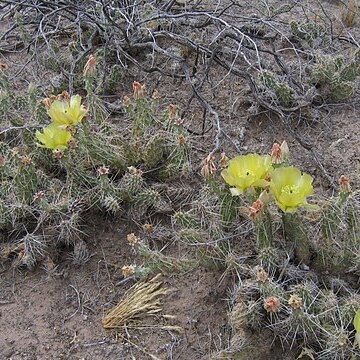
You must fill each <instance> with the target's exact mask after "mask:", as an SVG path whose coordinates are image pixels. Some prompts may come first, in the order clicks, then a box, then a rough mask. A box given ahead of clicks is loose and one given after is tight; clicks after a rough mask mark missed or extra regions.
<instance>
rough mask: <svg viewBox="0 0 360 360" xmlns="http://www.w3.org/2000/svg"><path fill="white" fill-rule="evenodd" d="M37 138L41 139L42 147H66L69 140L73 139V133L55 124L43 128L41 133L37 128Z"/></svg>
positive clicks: (56, 148) (54, 148)
mask: <svg viewBox="0 0 360 360" xmlns="http://www.w3.org/2000/svg"><path fill="white" fill-rule="evenodd" d="M35 136H36V138H37V139H38V140H39V141H40V143H41V144H39V146H40V147H43V148H46V149H52V150H58V149H66V148H67V144H68V142H69V140H70V139H71V137H72V136H71V133H70V132H69V131H67V130H65V129H63V128H61V127H59V126H57V125H55V124H50V125H49V126H47V127H45V128H43V132H42V133H41V132H40V131H39V130H36V133H35Z"/></svg>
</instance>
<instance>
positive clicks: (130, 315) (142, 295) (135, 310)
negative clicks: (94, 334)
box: [102, 274, 172, 329]
mask: <svg viewBox="0 0 360 360" xmlns="http://www.w3.org/2000/svg"><path fill="white" fill-rule="evenodd" d="M159 277H160V274H159V275H157V276H155V277H154V278H153V279H151V280H150V281H147V282H145V281H144V282H140V283H137V284H135V285H134V286H132V287H131V288H130V289H129V290H128V291H127V292H126V293H125V295H124V297H123V299H122V300H121V301H120V302H119V304H117V305H116V306H115V307H114V308H112V309H111V310H110V311H109V312H108V313H107V314H106V315H105V316H104V318H103V320H102V325H103V327H104V328H105V329H117V328H120V327H123V326H124V325H125V324H127V323H128V322H130V321H134V320H135V319H137V318H139V317H141V316H144V315H154V314H157V313H159V312H160V311H162V308H161V303H160V297H162V296H164V295H167V294H169V293H170V292H171V291H172V290H171V289H166V288H163V287H162V281H157V280H158V278H159Z"/></svg>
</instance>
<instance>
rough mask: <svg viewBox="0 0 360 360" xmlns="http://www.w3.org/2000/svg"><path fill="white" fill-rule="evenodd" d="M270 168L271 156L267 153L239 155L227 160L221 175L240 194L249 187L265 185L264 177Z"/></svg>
mask: <svg viewBox="0 0 360 360" xmlns="http://www.w3.org/2000/svg"><path fill="white" fill-rule="evenodd" d="M270 168H271V157H270V156H268V155H265V156H261V155H258V154H247V155H240V156H236V157H235V158H233V159H231V160H230V161H229V165H228V167H227V168H226V169H225V170H223V171H222V172H221V176H222V177H223V178H224V180H225V181H226V182H227V183H228V184H229V185H230V186H235V187H236V190H237V191H236V192H238V193H240V194H241V193H243V192H245V191H246V190H247V189H249V188H251V187H265V186H267V185H268V182H267V181H266V180H265V177H266V176H267V174H268V172H269V170H270ZM232 193H235V192H232Z"/></svg>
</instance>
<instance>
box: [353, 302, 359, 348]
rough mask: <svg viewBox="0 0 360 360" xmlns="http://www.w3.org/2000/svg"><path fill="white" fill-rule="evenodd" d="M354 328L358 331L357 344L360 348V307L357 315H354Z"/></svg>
mask: <svg viewBox="0 0 360 360" xmlns="http://www.w3.org/2000/svg"><path fill="white" fill-rule="evenodd" d="M354 328H355V331H356V334H355V345H357V346H358V347H359V348H360V309H359V310H358V311H357V312H356V315H355V317H354Z"/></svg>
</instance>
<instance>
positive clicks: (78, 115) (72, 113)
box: [48, 95, 86, 126]
mask: <svg viewBox="0 0 360 360" xmlns="http://www.w3.org/2000/svg"><path fill="white" fill-rule="evenodd" d="M48 114H49V116H50V117H51V119H52V121H53V122H54V124H56V125H65V126H66V125H75V124H78V123H79V122H81V120H82V119H83V118H84V116H85V115H86V109H85V107H84V106H83V105H81V96H80V95H73V96H72V97H71V98H70V99H69V100H67V99H62V100H55V101H54V102H53V103H52V104H51V106H50V108H49V110H48Z"/></svg>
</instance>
